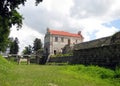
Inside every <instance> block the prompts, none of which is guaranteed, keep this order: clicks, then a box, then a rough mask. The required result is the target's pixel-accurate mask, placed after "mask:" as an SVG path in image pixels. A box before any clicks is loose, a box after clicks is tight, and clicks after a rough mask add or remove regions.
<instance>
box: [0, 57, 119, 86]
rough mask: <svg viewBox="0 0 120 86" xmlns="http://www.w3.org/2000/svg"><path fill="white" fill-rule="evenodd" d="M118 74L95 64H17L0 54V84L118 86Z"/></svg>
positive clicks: (16, 85)
mask: <svg viewBox="0 0 120 86" xmlns="http://www.w3.org/2000/svg"><path fill="white" fill-rule="evenodd" d="M119 74H120V73H119V70H117V71H116V72H115V71H113V70H110V69H105V68H100V67H95V66H88V67H86V66H83V65H74V66H70V65H64V66H63V65H62V66H58V65H35V64H30V65H26V64H25V63H22V64H20V65H17V63H16V64H15V63H14V64H12V63H11V62H8V61H6V60H5V59H4V58H2V57H1V56H0V86H120V77H119Z"/></svg>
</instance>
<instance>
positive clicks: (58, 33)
mask: <svg viewBox="0 0 120 86" xmlns="http://www.w3.org/2000/svg"><path fill="white" fill-rule="evenodd" d="M48 32H49V33H50V34H53V35H61V36H70V37H81V38H83V36H82V35H81V34H80V35H78V34H74V33H69V32H64V31H58V30H50V29H49V30H48Z"/></svg>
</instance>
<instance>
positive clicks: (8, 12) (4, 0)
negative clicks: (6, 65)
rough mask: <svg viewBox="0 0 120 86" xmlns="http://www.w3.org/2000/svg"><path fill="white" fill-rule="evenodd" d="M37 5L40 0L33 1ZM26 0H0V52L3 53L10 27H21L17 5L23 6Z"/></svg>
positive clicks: (20, 17)
mask: <svg viewBox="0 0 120 86" xmlns="http://www.w3.org/2000/svg"><path fill="white" fill-rule="evenodd" d="M35 1H36V2H35V4H36V5H38V4H39V3H40V2H41V1H42V0H35ZM25 2H26V0H1V1H0V51H4V50H5V48H6V46H7V40H8V36H9V33H10V28H11V27H12V25H17V27H21V26H22V19H23V17H22V15H20V14H19V12H18V11H17V10H18V9H19V5H21V4H22V5H24V4H25Z"/></svg>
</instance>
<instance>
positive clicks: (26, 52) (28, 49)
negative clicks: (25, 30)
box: [22, 45, 32, 55]
mask: <svg viewBox="0 0 120 86" xmlns="http://www.w3.org/2000/svg"><path fill="white" fill-rule="evenodd" d="M22 53H23V54H28V55H29V54H31V53H32V46H31V45H29V46H28V47H27V46H26V47H25V49H24V50H23V52H22Z"/></svg>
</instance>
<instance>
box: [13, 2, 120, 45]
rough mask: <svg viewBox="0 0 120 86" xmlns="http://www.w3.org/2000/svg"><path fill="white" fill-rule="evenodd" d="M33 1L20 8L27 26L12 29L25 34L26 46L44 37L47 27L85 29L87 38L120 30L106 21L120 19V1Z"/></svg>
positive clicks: (22, 41) (73, 30) (24, 41)
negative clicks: (108, 24)
mask: <svg viewBox="0 0 120 86" xmlns="http://www.w3.org/2000/svg"><path fill="white" fill-rule="evenodd" d="M33 2H34V1H32V0H29V1H28V2H27V3H26V5H25V7H23V6H21V9H20V10H19V11H20V13H21V14H23V16H24V17H25V20H24V22H23V23H24V25H23V29H22V30H20V31H19V32H15V31H14V30H13V31H12V32H11V36H16V35H18V33H20V35H21V34H22V35H21V36H20V40H21V43H22V45H28V44H29V43H31V42H32V41H33V39H34V38H35V37H39V38H41V39H42V40H43V38H44V34H45V32H46V28H47V27H49V28H53V29H57V30H65V31H69V32H74V33H77V32H78V31H80V30H81V31H82V34H83V36H84V38H85V39H84V40H85V41H88V40H92V39H96V38H100V37H105V36H109V35H112V34H113V33H115V32H116V31H118V30H119V29H118V28H115V27H114V26H113V27H106V26H105V25H103V24H104V23H109V22H110V21H113V20H115V19H119V18H120V0H43V2H42V3H40V4H39V6H37V7H36V6H35V5H34V3H33ZM28 32H29V33H28Z"/></svg>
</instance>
